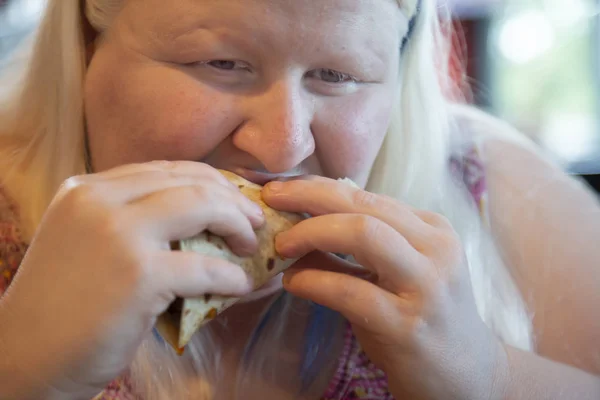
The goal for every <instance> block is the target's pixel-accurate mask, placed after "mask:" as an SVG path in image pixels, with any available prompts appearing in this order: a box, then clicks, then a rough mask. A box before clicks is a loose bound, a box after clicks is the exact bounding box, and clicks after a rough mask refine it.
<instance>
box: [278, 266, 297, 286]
mask: <svg viewBox="0 0 600 400" xmlns="http://www.w3.org/2000/svg"><path fill="white" fill-rule="evenodd" d="M294 275H295V272H294V271H292V270H287V271H286V272H284V273H283V277H282V278H281V282H283V285H284V286H285V285H288V284H289V283H290V282H291V281H292V278H294Z"/></svg>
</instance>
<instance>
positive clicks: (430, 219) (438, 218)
mask: <svg viewBox="0 0 600 400" xmlns="http://www.w3.org/2000/svg"><path fill="white" fill-rule="evenodd" d="M419 217H420V218H421V219H422V220H423V221H425V222H426V223H428V224H429V225H431V226H434V227H438V228H452V224H451V223H450V220H449V219H448V218H447V217H446V216H444V215H442V214H439V213H435V212H433V211H426V210H421V211H420V212H419Z"/></svg>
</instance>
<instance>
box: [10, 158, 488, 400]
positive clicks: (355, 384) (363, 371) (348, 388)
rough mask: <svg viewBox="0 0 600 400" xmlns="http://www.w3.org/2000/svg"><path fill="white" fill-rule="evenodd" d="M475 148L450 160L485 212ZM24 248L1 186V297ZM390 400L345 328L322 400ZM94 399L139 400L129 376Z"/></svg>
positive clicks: (14, 210)
mask: <svg viewBox="0 0 600 400" xmlns="http://www.w3.org/2000/svg"><path fill="white" fill-rule="evenodd" d="M480 160H481V157H480V156H479V151H478V150H477V148H475V147H472V148H470V149H469V150H468V151H466V152H464V153H462V154H461V155H459V156H454V157H452V159H451V163H450V165H451V171H452V173H453V176H454V177H455V178H457V180H458V181H459V183H463V184H464V185H465V186H466V188H467V189H468V190H469V192H470V193H471V196H472V198H473V200H474V201H475V203H476V205H477V207H478V208H479V210H480V211H481V212H482V216H484V215H485V212H484V210H485V208H486V186H485V177H484V170H483V164H482V163H481V161H480ZM26 250H27V244H26V243H25V242H24V241H23V240H22V237H21V233H20V230H19V216H18V209H17V207H16V206H15V205H14V203H12V202H11V201H10V200H9V199H8V197H7V196H6V194H5V193H4V191H3V190H2V187H1V186H0V296H1V295H2V294H3V293H4V292H5V290H6V288H7V287H8V285H9V284H10V282H11V281H12V279H13V277H14V275H15V273H16V272H17V269H18V268H19V264H20V263H21V260H22V258H23V256H24V254H25V252H26ZM350 399H363V400H391V399H393V397H392V395H391V394H390V392H389V391H388V384H387V377H386V375H385V373H384V372H383V371H382V370H380V369H378V368H377V367H376V366H375V365H374V364H373V363H372V362H371V361H370V360H369V358H368V357H367V355H366V354H365V353H364V351H362V349H361V347H360V344H359V343H358V341H357V340H356V338H355V337H354V335H353V333H352V329H351V328H350V326H348V329H347V331H346V334H345V338H344V347H343V351H342V354H341V356H340V359H339V363H338V368H337V371H336V373H335V375H334V377H333V379H332V380H331V382H330V384H329V387H328V389H327V391H326V392H325V394H324V395H323V397H322V399H321V400H350ZM95 400H141V399H140V398H139V396H136V395H135V393H134V391H133V389H132V385H131V382H130V381H129V377H128V376H127V375H124V376H122V377H120V378H117V379H115V380H114V381H113V382H112V383H111V384H110V385H109V386H108V387H107V388H106V389H105V390H104V392H102V394H100V395H99V396H98V397H96V399H95Z"/></svg>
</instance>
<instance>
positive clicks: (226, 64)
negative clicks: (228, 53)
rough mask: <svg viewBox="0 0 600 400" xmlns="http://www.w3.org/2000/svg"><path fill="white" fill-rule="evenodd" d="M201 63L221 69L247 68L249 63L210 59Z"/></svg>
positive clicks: (235, 69)
mask: <svg viewBox="0 0 600 400" xmlns="http://www.w3.org/2000/svg"><path fill="white" fill-rule="evenodd" d="M203 64H205V65H208V66H209V67H212V68H214V69H218V70H221V71H237V70H248V69H249V68H250V67H249V65H248V64H246V63H244V62H241V61H231V60H211V61H206V62H204V63H203Z"/></svg>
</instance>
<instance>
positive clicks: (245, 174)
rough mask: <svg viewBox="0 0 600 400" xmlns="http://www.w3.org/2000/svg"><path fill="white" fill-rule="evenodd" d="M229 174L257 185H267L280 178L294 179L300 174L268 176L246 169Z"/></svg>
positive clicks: (235, 170)
mask: <svg viewBox="0 0 600 400" xmlns="http://www.w3.org/2000/svg"><path fill="white" fill-rule="evenodd" d="M231 172H233V173H235V174H237V175H239V176H241V177H242V178H244V179H246V180H248V181H250V182H252V183H256V184H257V185H261V186H262V185H266V184H267V183H269V182H271V181H274V180H276V179H281V178H294V177H297V176H300V174H270V173H266V172H258V171H253V170H250V169H246V168H233V169H232V170H231Z"/></svg>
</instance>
